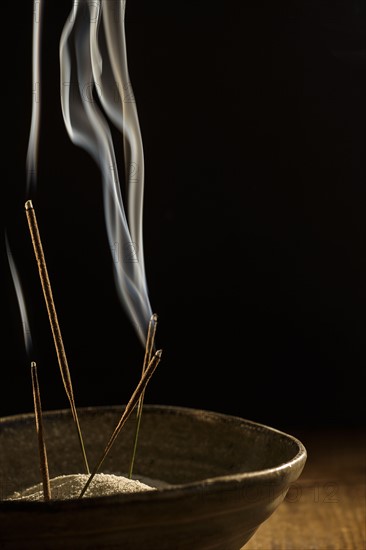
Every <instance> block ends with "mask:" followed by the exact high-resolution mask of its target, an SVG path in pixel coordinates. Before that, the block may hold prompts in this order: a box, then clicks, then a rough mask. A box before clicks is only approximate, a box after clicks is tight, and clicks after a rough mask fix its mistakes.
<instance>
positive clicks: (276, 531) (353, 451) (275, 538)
mask: <svg viewBox="0 0 366 550" xmlns="http://www.w3.org/2000/svg"><path fill="white" fill-rule="evenodd" d="M291 433H292V434H293V435H295V436H296V437H298V438H299V439H300V440H301V441H302V442H303V443H304V445H305V447H306V449H307V451H308V460H307V463H306V465H305V468H304V470H303V473H302V475H301V477H300V479H299V480H298V481H297V482H296V483H295V484H293V485H292V486H291V488H290V490H289V492H288V493H287V495H286V498H285V500H284V502H283V503H282V504H281V505H280V506H279V508H278V509H277V510H276V511H275V512H274V514H273V515H272V516H271V517H270V518H269V519H268V520H267V521H266V522H265V523H264V524H263V525H262V526H261V527H260V528H259V529H258V531H257V533H256V534H255V535H254V536H253V538H252V539H251V540H250V541H249V542H248V543H247V544H246V545H245V550H365V549H366V502H365V472H366V445H365V440H366V437H365V434H366V430H361V429H348V430H345V429H342V430H335V429H324V430H320V429H319V430H316V431H312V432H310V431H307V430H298V431H296V430H295V433H294V430H291Z"/></svg>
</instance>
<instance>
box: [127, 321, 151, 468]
mask: <svg viewBox="0 0 366 550" xmlns="http://www.w3.org/2000/svg"><path fill="white" fill-rule="evenodd" d="M157 324H158V316H157V315H156V313H154V314H153V315H152V316H151V318H150V322H149V327H148V331H147V338H146V346H145V357H144V362H143V365H142V374H144V372H145V370H146V368H147V365H148V364H149V363H150V361H151V355H152V352H153V349H154V342H155V334H156V328H157ZM144 396H145V392H144V391H143V392H142V394H141V397H140V399H139V402H138V404H137V417H136V427H135V436H134V442H133V450H132V458H131V464H130V470H129V473H128V477H129V478H130V479H131V478H132V471H133V466H134V463H135V458H136V451H137V441H138V437H139V431H140V423H141V417H142V408H143V403H144Z"/></svg>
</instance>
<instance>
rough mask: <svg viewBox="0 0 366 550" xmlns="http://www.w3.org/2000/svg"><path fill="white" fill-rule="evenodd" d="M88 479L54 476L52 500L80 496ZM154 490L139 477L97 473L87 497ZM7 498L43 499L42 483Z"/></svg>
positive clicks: (83, 475)
mask: <svg viewBox="0 0 366 550" xmlns="http://www.w3.org/2000/svg"><path fill="white" fill-rule="evenodd" d="M88 479H89V476H88V475H87V474H70V475H62V476H57V477H54V478H52V479H51V480H50V484H51V493H52V500H68V499H76V498H78V497H79V495H80V493H81V490H82V489H83V487H84V486H85V484H86V482H87V481H88ZM154 490H156V488H155V487H152V486H151V485H147V484H146V483H142V482H141V481H139V480H137V479H129V478H127V477H124V476H117V475H114V474H96V475H95V476H94V478H93V481H92V483H91V484H90V486H89V487H88V490H87V492H86V494H85V497H100V496H110V495H118V494H121V493H137V492H141V491H154ZM85 497H84V498H85ZM6 500H33V501H35V500H43V487H42V483H38V484H37V485H33V486H32V487H28V488H26V489H24V490H22V491H16V492H15V493H13V494H12V495H10V496H9V497H8V498H7V499H6Z"/></svg>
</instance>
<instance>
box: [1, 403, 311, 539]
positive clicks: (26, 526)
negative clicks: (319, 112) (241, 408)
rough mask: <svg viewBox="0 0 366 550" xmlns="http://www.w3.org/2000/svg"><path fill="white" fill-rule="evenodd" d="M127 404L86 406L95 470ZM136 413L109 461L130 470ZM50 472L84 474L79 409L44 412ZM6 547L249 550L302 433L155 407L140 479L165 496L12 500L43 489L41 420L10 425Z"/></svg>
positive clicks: (5, 441) (296, 466)
mask: <svg viewBox="0 0 366 550" xmlns="http://www.w3.org/2000/svg"><path fill="white" fill-rule="evenodd" d="M123 408H124V407H123V406H110V407H90V408H81V409H79V419H80V424H81V428H82V431H83V437H84V441H85V446H86V451H87V455H88V458H89V463H90V465H91V466H94V464H96V462H97V460H98V459H99V457H100V455H101V453H102V451H103V449H104V447H105V445H106V443H107V441H108V439H109V437H110V435H111V433H112V431H113V429H114V427H115V425H116V424H117V422H118V420H119V418H120V416H121V413H122V411H123ZM134 416H135V415H134V414H133V415H132V416H131V417H130V419H129V421H128V422H127V424H126V425H125V427H124V428H123V430H122V432H121V434H120V436H119V438H118V439H117V440H116V443H115V445H114V446H113V448H112V450H111V452H110V454H109V455H108V457H107V459H106V461H105V463H104V464H103V472H105V473H117V474H122V475H124V474H125V473H126V472H128V468H129V463H130V458H131V451H132V444H133V435H134V427H135V419H134V418H132V417H134ZM44 431H45V437H46V445H47V452H48V462H49V468H50V476H51V477H56V476H59V475H62V474H72V473H77V472H83V468H82V465H83V461H82V455H81V451H80V447H79V443H78V438H77V435H76V430H75V429H74V425H73V421H72V417H71V414H70V411H68V410H61V411H49V412H46V413H44ZM0 448H1V456H0V488H1V493H2V494H0V497H2V500H1V501H0V548H2V549H14V550H22V549H27V550H31V549H36V550H46V549H47V550H48V549H50V550H58V549H60V550H65V549H67V548H70V549H75V550H84V549H90V550H91V549H92V550H96V549H98V548H99V549H103V550H104V549H112V548H113V549H117V548H118V549H123V550H132V549H133V550H136V549H137V550H173V549H174V550H205V549H207V550H208V549H210V550H214V549H215V550H239V549H240V548H242V547H243V546H244V545H245V543H246V542H247V541H248V540H249V539H250V538H251V537H252V536H253V534H254V533H255V531H256V530H257V529H258V527H259V526H260V525H261V524H262V523H263V522H264V521H265V520H266V519H267V518H268V517H269V516H270V515H271V514H272V513H273V512H274V511H275V509H276V508H277V506H278V505H279V504H280V503H281V502H282V501H283V499H284V497H285V495H286V493H287V491H288V489H289V486H290V484H291V483H293V482H294V481H296V480H297V479H298V477H299V476H300V474H301V471H302V469H303V467H304V464H305V461H306V450H305V448H304V446H303V445H302V443H301V442H300V441H299V440H297V439H296V438H295V437H293V436H291V435H288V434H286V433H283V432H280V431H278V430H276V429H274V428H270V427H268V426H264V425H261V424H258V423H255V422H252V421H249V420H245V419H243V418H238V417H235V416H229V415H225V414H220V413H216V412H212V411H206V410H196V409H189V408H184V407H174V406H162V405H145V406H144V413H143V417H142V422H141V430H140V436H139V446H138V452H137V456H136V461H135V470H134V471H135V473H136V477H137V478H139V476H141V477H140V479H141V480H142V481H143V480H146V479H147V478H149V479H157V480H162V481H164V482H165V483H166V484H167V485H165V486H164V487H163V488H159V489H157V490H156V491H145V492H140V493H132V494H119V495H114V496H100V497H93V498H90V497H87V494H86V495H85V496H84V497H83V498H82V499H80V500H66V501H62V500H52V501H50V502H44V501H42V502H30V501H9V500H4V499H5V498H6V497H7V496H8V495H10V494H11V493H12V492H13V491H17V490H21V489H23V488H25V487H28V486H31V485H34V484H37V483H39V481H40V474H39V464H38V447H37V437H36V432H35V422H34V415H33V414H23V415H17V416H12V417H5V418H2V419H0Z"/></svg>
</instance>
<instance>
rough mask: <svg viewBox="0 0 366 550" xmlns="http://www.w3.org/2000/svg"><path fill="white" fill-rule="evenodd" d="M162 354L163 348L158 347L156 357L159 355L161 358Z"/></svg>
mask: <svg viewBox="0 0 366 550" xmlns="http://www.w3.org/2000/svg"><path fill="white" fill-rule="evenodd" d="M162 354H163V350H162V349H158V351H156V352H155V355H156V357H158V358H159V359H161V356H162Z"/></svg>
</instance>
